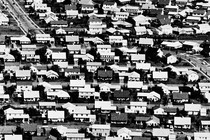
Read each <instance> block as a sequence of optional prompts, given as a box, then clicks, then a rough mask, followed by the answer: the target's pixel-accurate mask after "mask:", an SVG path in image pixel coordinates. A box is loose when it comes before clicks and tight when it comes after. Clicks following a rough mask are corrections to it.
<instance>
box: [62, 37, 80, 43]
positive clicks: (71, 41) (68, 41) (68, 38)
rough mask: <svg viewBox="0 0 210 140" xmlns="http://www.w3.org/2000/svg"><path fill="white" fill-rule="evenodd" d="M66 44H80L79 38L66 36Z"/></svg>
mask: <svg viewBox="0 0 210 140" xmlns="http://www.w3.org/2000/svg"><path fill="white" fill-rule="evenodd" d="M65 41H66V44H79V36H70V35H66V36H65Z"/></svg>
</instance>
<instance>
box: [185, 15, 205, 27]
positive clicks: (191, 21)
mask: <svg viewBox="0 0 210 140" xmlns="http://www.w3.org/2000/svg"><path fill="white" fill-rule="evenodd" d="M199 21H201V17H195V16H187V18H186V19H185V21H184V23H187V24H189V25H196V24H197V23H198V22H199Z"/></svg>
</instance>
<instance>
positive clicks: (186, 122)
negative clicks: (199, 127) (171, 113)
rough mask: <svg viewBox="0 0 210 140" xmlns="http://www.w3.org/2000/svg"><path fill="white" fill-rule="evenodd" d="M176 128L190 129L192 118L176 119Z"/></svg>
mask: <svg viewBox="0 0 210 140" xmlns="http://www.w3.org/2000/svg"><path fill="white" fill-rule="evenodd" d="M174 128H180V129H190V128H191V118H190V117H174Z"/></svg>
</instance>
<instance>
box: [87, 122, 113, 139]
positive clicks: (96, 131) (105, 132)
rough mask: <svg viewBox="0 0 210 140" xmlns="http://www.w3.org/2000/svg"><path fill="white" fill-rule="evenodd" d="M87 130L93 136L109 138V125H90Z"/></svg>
mask: <svg viewBox="0 0 210 140" xmlns="http://www.w3.org/2000/svg"><path fill="white" fill-rule="evenodd" d="M89 129H90V132H91V133H92V134H93V136H102V137H107V136H109V133H110V130H111V127H110V124H92V125H91V126H89Z"/></svg>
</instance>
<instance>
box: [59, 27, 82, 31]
mask: <svg viewBox="0 0 210 140" xmlns="http://www.w3.org/2000/svg"><path fill="white" fill-rule="evenodd" d="M63 29H64V30H65V31H66V32H78V31H85V30H86V28H83V27H71V28H70V27H69V28H63Z"/></svg>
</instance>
